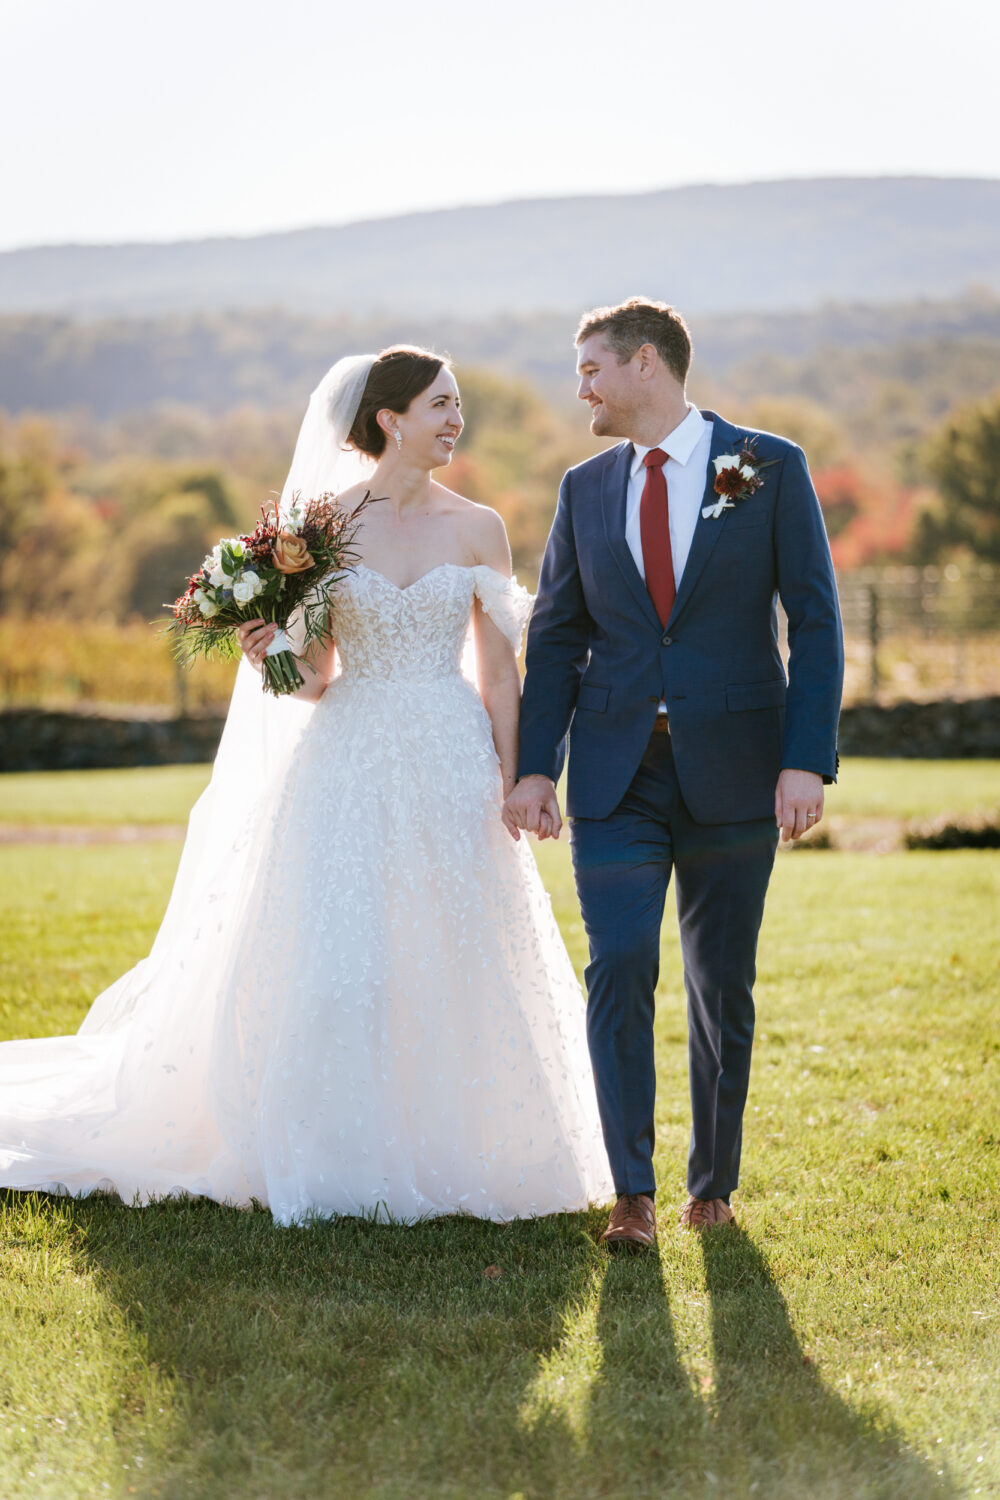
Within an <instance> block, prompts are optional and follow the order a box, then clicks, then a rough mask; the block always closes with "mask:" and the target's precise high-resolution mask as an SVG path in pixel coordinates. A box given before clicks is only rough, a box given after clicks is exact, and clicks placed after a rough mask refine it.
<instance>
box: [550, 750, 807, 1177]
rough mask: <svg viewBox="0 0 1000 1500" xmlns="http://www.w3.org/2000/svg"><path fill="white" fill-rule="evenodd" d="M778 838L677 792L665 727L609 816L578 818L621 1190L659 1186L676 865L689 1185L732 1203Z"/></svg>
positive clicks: (574, 827)
mask: <svg viewBox="0 0 1000 1500" xmlns="http://www.w3.org/2000/svg"><path fill="white" fill-rule="evenodd" d="M777 837H778V830H777V827H776V824H775V822H774V819H773V818H768V819H764V820H756V821H753V822H746V823H728V824H712V825H707V824H702V823H696V822H695V821H694V819H693V818H692V817H691V815H690V813H689V812H688V810H687V808H686V807H685V805H684V800H683V798H682V796H681V793H680V788H679V786H678V783H677V776H676V773H675V770H674V761H673V754H672V751H671V746H670V736H669V734H654V735H652V736H651V738H650V741H649V744H648V746H647V748H646V752H645V754H644V756H643V759H642V763H641V764H640V766H639V769H638V771H637V772H636V774H635V776H634V777H633V779H632V782H631V784H630V785H629V788H628V790H627V792H626V793H625V796H624V797H623V798H622V800H621V802H620V803H619V804H618V806H617V807H616V808H615V810H614V812H613V813H611V815H610V816H609V817H607V818H573V819H571V822H570V838H571V843H572V851H573V868H574V872H575V875H576V887H577V893H578V895H579V898H580V907H581V910H582V912H583V920H584V925H585V927H586V931H587V938H588V941H589V944H590V964H589V966H588V968H587V972H586V980H587V1035H588V1040H589V1043H590V1056H591V1061H592V1063H593V1068H594V1077H595V1079H596V1082H597V1099H598V1104H599V1106H600V1112H601V1122H602V1125H603V1128H604V1139H605V1144H606V1146H607V1150H608V1157H609V1159H610V1162H611V1172H612V1176H613V1178H614V1183H615V1190H616V1192H618V1193H647V1192H652V1191H653V1188H654V1183H655V1179H654V1176H653V1145H654V1125H653V1107H654V1102H655V1095H656V1069H655V1063H654V1057H653V1015H654V998H653V997H654V991H655V989H656V983H657V979H658V977H659V967H660V927H661V924H662V921H663V910H664V904H665V901H666V895H667V887H668V885H669V883H670V876H671V873H672V872H673V873H674V875H675V882H676V883H675V889H676V898H677V915H678V922H679V927H680V939H681V952H682V956H683V959H684V981H685V986H686V989H687V996H688V1049H689V1067H690V1083H691V1113H692V1131H691V1151H690V1157H689V1161H688V1191H689V1192H691V1193H693V1194H694V1196H695V1197H696V1198H727V1197H728V1195H729V1194H730V1193H731V1192H732V1191H733V1189H734V1188H735V1187H736V1185H737V1182H738V1178H739V1163H740V1146H741V1143H742V1122H743V1108H744V1105H745V1103H746V1096H747V1087H748V1084H749V1079H750V1054H751V1049H752V1046H753V1029H754V1003H753V983H754V979H755V977H756V958H757V935H758V932H759V931H760V924H761V919H762V917H763V915H764V897H765V895H766V893H767V886H768V881H769V879H770V876H771V869H772V866H773V864H774V853H775V848H776V846H777Z"/></svg>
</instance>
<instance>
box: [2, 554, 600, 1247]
mask: <svg viewBox="0 0 1000 1500" xmlns="http://www.w3.org/2000/svg"><path fill="white" fill-rule="evenodd" d="M474 595H476V596H478V598H479V599H480V600H481V602H482V605H483V607H484V608H485V609H486V610H487V611H488V613H489V615H490V617H491V618H492V619H493V620H494V621H495V622H496V623H497V624H498V625H499V627H500V628H501V629H502V630H503V631H504V633H505V635H506V636H507V637H508V639H510V640H511V641H512V642H513V643H514V644H515V645H516V644H517V643H518V642H519V640H520V636H521V632H522V630H523V626H524V622H525V619H526V616H527V612H528V609H529V607H530V596H529V595H528V594H527V593H526V592H525V591H524V590H523V589H521V588H519V587H518V585H517V584H516V583H514V582H512V581H511V580H508V579H505V578H504V577H503V576H502V575H501V574H499V573H497V572H496V571H495V570H493V569H491V568H487V567H482V566H480V567H473V568H468V567H460V566H458V565H456V564H450V563H446V564H444V565H442V566H440V567H437V568H434V569H433V570H432V571H431V572H429V573H427V574H425V575H424V577H422V578H421V579H418V581H417V582H416V583H414V584H413V585H411V586H410V587H409V588H407V589H399V588H397V587H396V585H395V584H393V583H391V582H390V581H389V580H388V579H387V578H385V577H383V576H382V575H381V574H379V573H376V572H373V571H372V570H371V569H368V568H366V567H363V566H359V567H358V568H357V570H356V571H355V572H354V573H352V574H349V575H347V577H346V578H345V579H344V580H342V582H341V583H340V584H339V585H338V587H337V590H336V592H335V594H334V606H333V614H334V625H335V635H336V638H337V644H338V651H339V655H340V659H341V663H342V670H341V672H340V675H339V676H338V677H336V678H335V679H334V681H333V683H332V684H331V686H330V687H329V688H328V689H327V691H326V693H325V694H324V696H323V698H322V699H321V700H320V702H319V703H318V705H317V706H316V707H315V709H313V710H310V711H303V709H302V708H301V706H300V705H298V704H295V703H287V702H286V703H283V704H280V705H278V706H277V707H278V708H279V709H280V710H281V711H286V712H290V713H293V714H294V713H298V714H301V715H302V720H303V728H302V731H301V734H300V736H299V738H298V741H297V745H296V749H295V753H294V756H293V757H291V759H290V760H288V761H287V763H286V764H284V765H283V766H282V767H281V768H280V769H279V772H278V773H276V774H274V775H273V776H272V777H271V779H270V781H269V782H265V784H264V785H263V786H260V787H259V788H257V789H256V795H252V794H248V793H244V795H243V800H242V802H241V803H239V804H238V806H239V808H240V810H239V812H238V814H234V811H233V798H232V797H231V798H230V804H229V809H228V812H227V813H226V816H225V818H224V819H221V818H220V815H219V806H218V803H217V804H216V816H215V820H214V823H213V825H212V826H211V827H210V828H205V827H203V828H201V830H200V832H197V831H196V830H197V826H198V820H197V816H196V815H197V813H198V809H197V807H196V809H195V813H193V814H192V824H191V832H190V833H189V838H188V842H187V845H186V848H185V853H184V857H183V858H182V862H181V867H180V870H179V872H178V877H177V883H176V885H175V893H174V896H173V897H172V899H171V908H170V910H169V911H168V913H167V917H166V918H165V920H164V924H163V926H162V927H161V930H160V933H159V935H158V937H157V940H156V943H155V944H154V948H153V951H152V953H151V955H150V957H149V958H148V959H145V960H143V962H142V963H141V964H139V965H137V966H136V968H135V969H133V970H131V971H130V972H129V973H128V974H126V975H125V976H123V978H122V979H120V980H119V981H118V982H117V983H116V984H115V985H113V986H112V987H111V989H110V990H108V991H106V992H105V994H104V995H103V996H101V997H99V999H98V1000H97V1001H96V1002H95V1004H94V1006H93V1007H92V1009H91V1011H90V1013H89V1014H88V1016H87V1019H86V1020H85V1021H84V1023H83V1026H82V1027H81V1030H80V1031H79V1032H78V1033H77V1035H76V1036H72V1037H52V1038H46V1039H36V1040H27V1041H14V1042H8V1043H5V1044H3V1045H2V1046H0V1186H5V1187H13V1188H38V1189H47V1190H50V1191H59V1192H69V1193H74V1194H75V1193H87V1192H90V1191H93V1190H94V1189H95V1188H103V1189H109V1190H110V1189H114V1190H116V1191H117V1192H118V1193H119V1194H120V1195H121V1197H122V1198H123V1199H124V1200H125V1201H126V1202H140V1203H141V1202H147V1201H149V1200H150V1199H151V1198H156V1197H161V1196H165V1195H168V1194H171V1193H176V1192H188V1193H196V1194H204V1195H206V1196H208V1197H210V1198H214V1199H216V1200H218V1201H220V1202H225V1203H231V1204H247V1203H249V1201H250V1200H251V1198H256V1199H257V1200H258V1201H260V1202H261V1203H264V1204H267V1205H269V1206H270V1208H271V1211H272V1213H273V1215H274V1217H275V1219H276V1220H277V1221H278V1222H280V1223H282V1224H292V1223H298V1222H302V1221H304V1220H308V1219H309V1218H310V1217H311V1216H313V1215H328V1214H333V1213H344V1214H368V1215H377V1216H379V1217H383V1218H384V1217H386V1216H391V1217H393V1218H398V1219H403V1220H412V1219H415V1218H418V1217H421V1216H424V1215H436V1214H449V1213H458V1212H464V1213H470V1214H474V1215H477V1216H479V1217H483V1218H489V1219H498V1220H505V1219H509V1218H514V1217H525V1216H530V1215H537V1214H548V1213H553V1212H557V1211H560V1210H573V1209H581V1208H584V1207H585V1206H586V1205H587V1204H588V1202H593V1201H602V1200H604V1199H606V1198H608V1197H610V1196H611V1195H612V1187H611V1181H610V1176H609V1171H608V1164H607V1157H606V1154H605V1151H604V1146H603V1142H602V1138H601V1130H600V1124H599V1121H598V1114H597V1105H596V1099H595V1094H594V1084H593V1080H592V1075H591V1069H590V1061H589V1057H588V1054H587V1046H586V1038H585V1025H584V1002H583V997H582V994H581V991H580V988H579V985H578V984H577V981H576V978H575V975H574V973H573V969H572V967H571V965H570V961H569V958H568V956H567V953H566V950H565V948H564V946H563V943H562V939H561V937H560V935H559V931H558V929H557V926H556V923H555V920H554V918H553V915H552V910H551V906H550V903H549V900H548V897H547V895H546V893H545V891H544V889H543V887H542V884H541V881H540V879H539V876H538V872H537V870H536V868H535V863H534V858H533V856H532V854H531V852H530V850H529V848H528V846H527V842H526V841H525V840H523V839H522V840H521V841H520V842H519V843H517V844H515V843H514V842H513V841H512V840H511V838H510V837H509V835H508V834H507V833H506V831H505V830H504V828H503V826H502V824H501V822H500V818H499V807H500V781H499V770H498V763H497V757H496V753H495V751H494V748H493V741H492V735H491V729H490V723H489V718H488V716H487V714H486V710H485V708H484V706H483V703H482V700H481V698H480V697H479V695H478V693H477V692H476V690H475V688H474V687H473V685H472V684H471V683H470V682H469V681H468V680H467V679H466V678H465V677H464V676H463V675H462V673H461V671H460V661H461V657H462V650H463V642H464V640H465V637H466V632H467V627H468V623H469V618H470V611H471V609H472V606H473V598H474ZM241 670H243V669H241ZM257 691H259V687H258V688H257ZM227 733H230V730H227ZM217 765H218V763H217ZM206 795H207V794H206ZM204 821H205V820H204V818H203V819H202V822H204ZM220 821H222V822H225V823H226V824H227V825H228V826H226V827H225V828H223V827H220ZM213 862H214V863H213ZM213 869H214V871H215V873H214V875H213V876H212V878H211V880H208V879H206V872H207V871H209V870H213ZM234 872H235V873H234ZM199 880H200V881H201V886H200V887H199V884H198V882H199Z"/></svg>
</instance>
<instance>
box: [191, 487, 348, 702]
mask: <svg viewBox="0 0 1000 1500" xmlns="http://www.w3.org/2000/svg"><path fill="white" fill-rule="evenodd" d="M371 500H372V497H371V493H370V491H368V492H366V493H365V496H364V498H363V499H362V500H361V501H360V502H359V504H357V505H356V506H355V507H354V509H353V510H350V511H346V510H344V509H342V507H341V506H340V505H338V503H337V499H336V496H334V495H332V494H323V495H320V496H319V498H318V499H317V500H308V501H302V500H301V499H300V497H299V495H298V494H297V493H296V494H295V495H294V496H293V503H292V508H291V510H290V511H289V512H288V513H287V515H285V516H284V518H282V517H281V516H280V514H279V511H278V502H277V500H276V501H275V502H274V506H273V508H269V507H265V506H262V507H261V517H262V519H261V520H260V521H258V522H257V528H256V530H255V531H254V532H252V533H251V535H249V536H234V537H225V538H224V539H223V540H222V541H221V542H218V543H217V544H216V546H214V547H213V548H212V551H211V552H210V553H209V554H208V556H207V557H206V558H205V561H204V562H203V563H202V565H201V567H200V568H199V569H198V571H197V572H196V573H195V574H194V575H193V577H192V578H191V579H190V580H189V582H188V586H187V588H186V589H185V590H184V592H183V594H182V595H181V596H180V598H179V599H177V600H176V601H175V602H174V603H173V604H167V605H165V606H164V608H165V609H171V610H173V615H174V618H173V621H172V623H171V624H170V625H169V626H168V627H167V628H168V629H169V630H170V632H171V633H172V635H173V636H174V652H175V654H176V655H177V656H178V657H179V658H180V659H181V660H182V661H185V662H187V661H192V660H193V659H194V657H196V656H198V655H202V656H208V655H213V654H217V655H220V656H229V657H235V656H238V655H239V641H238V638H237V634H236V628H237V626H239V625H242V624H243V623H244V621H246V620H254V619H258V618H259V619H263V620H268V621H271V622H272V623H273V624H275V625H278V626H279V627H280V629H279V630H278V631H277V632H276V634H275V636H274V639H273V640H272V642H271V644H270V646H269V647H268V654H267V655H266V656H265V658H264V662H263V679H264V691H265V692H269V693H274V694H276V695H280V694H282V693H294V692H295V691H296V689H298V688H300V687H301V686H302V683H303V677H302V674H301V672H300V671H299V669H298V665H297V663H296V660H295V656H294V654H293V652H292V649H291V644H290V642H289V639H288V636H287V635H286V634H285V627H286V626H287V625H288V622H289V620H290V619H291V616H292V613H293V611H294V610H296V609H298V608H300V607H301V610H302V618H303V622H304V626H305V634H304V641H303V649H304V648H305V646H308V645H309V644H310V642H311V641H314V640H328V639H329V636H330V629H329V625H328V623H327V620H328V603H329V589H330V587H331V586H332V585H334V584H335V583H336V582H337V580H338V578H340V577H342V576H343V574H344V573H345V572H347V571H348V570H349V569H350V567H351V565H352V562H353V561H354V558H355V554H354V550H353V548H352V543H353V541H354V537H355V535H356V533H357V529H358V522H359V519H360V516H361V513H362V511H363V510H364V509H365V508H366V506H368V505H369V504H371ZM321 581H322V583H323V587H322V588H318V587H317V585H318V584H319V583H320V582H321Z"/></svg>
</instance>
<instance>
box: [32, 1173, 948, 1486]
mask: <svg viewBox="0 0 1000 1500" xmlns="http://www.w3.org/2000/svg"><path fill="white" fill-rule="evenodd" d="M42 1201H43V1202H44V1200H42ZM71 1213H72V1219H73V1227H74V1232H75V1237H76V1240H77V1243H78V1244H79V1245H80V1247H81V1250H82V1253H83V1257H84V1259H85V1261H86V1263H87V1265H88V1267H89V1270H90V1273H91V1274H92V1275H93V1276H94V1278H95V1281H96V1282H97V1283H98V1284H99V1286H100V1288H101V1291H102V1293H103V1295H104V1296H105V1297H107V1298H108V1299H110V1300H112V1301H113V1303H114V1305H115V1307H116V1308H117V1309H119V1310H120V1311H121V1313H122V1314H123V1315H124V1316H125V1318H126V1319H127V1320H128V1323H129V1325H130V1328H131V1330H132V1334H133V1337H134V1341H135V1343H136V1346H137V1347H138V1348H139V1349H140V1350H141V1354H142V1358H141V1359H140V1360H139V1361H138V1363H137V1365H136V1368H135V1374H134V1384H135V1389H134V1390H132V1391H130V1392H128V1393H123V1394H127V1395H128V1402H129V1406H130V1409H132V1410H136V1409H138V1408H139V1407H141V1403H142V1400H143V1370H144V1369H148V1368H149V1367H151V1366H154V1365H155V1366H156V1367H157V1370H158V1371H159V1372H161V1373H162V1375H163V1377H165V1379H166V1380H167V1381H168V1383H169V1384H170V1387H171V1396H170V1402H169V1405H168V1407H167V1410H166V1412H165V1414H163V1415H162V1416H160V1417H159V1418H156V1417H153V1418H151V1433H152V1429H153V1428H156V1431H155V1433H153V1437H154V1440H153V1441H151V1442H150V1444H149V1447H148V1449H147V1453H146V1457H145V1460H144V1464H143V1468H142V1488H141V1491H139V1492H140V1493H142V1494H143V1495H153V1494H156V1495H158V1496H162V1497H166V1500H169V1497H172V1496H180V1495H182V1494H183V1495H185V1496H192V1495H195V1496H199V1495H205V1496H209V1495H210V1496H212V1500H224V1497H229V1496H237V1495H239V1496H241V1497H244V1496H251V1495H260V1496H267V1497H268V1500H285V1497H288V1500H291V1497H293V1496H295V1497H299V1500H304V1497H308V1500H314V1497H328V1496H329V1497H340V1496H342V1495H347V1494H353V1495H366V1496H367V1495H377V1496H379V1497H381V1500H425V1497H434V1500H438V1497H441V1500H444V1497H449V1500H459V1497H468V1500H493V1497H513V1496H517V1495H520V1496H522V1497H523V1500H536V1497H538V1500H541V1497H543V1496H544V1497H545V1500H550V1497H552V1500H562V1497H566V1500H590V1497H597V1496H607V1497H617V1496H625V1495H641V1496H655V1497H669V1496H674V1495H677V1496H680V1495H688V1494H690V1493H692V1492H697V1493H702V1494H705V1493H712V1494H718V1495H719V1496H725V1497H726V1500H731V1497H738V1496H740V1497H741V1496H749V1495H751V1494H755V1495H758V1496H761V1497H767V1500H778V1497H780V1500H786V1497H787V1500H792V1497H794V1500H802V1497H809V1500H814V1497H816V1500H833V1497H841V1496H843V1497H845V1500H846V1497H850V1500H861V1497H864V1500H890V1497H899V1500H903V1497H905V1500H920V1497H922V1496H925V1495H926V1496H930V1495H938V1496H940V1495H945V1496H948V1495H955V1494H957V1491H956V1490H955V1489H954V1488H953V1487H951V1486H950V1485H949V1483H948V1481H947V1480H946V1479H945V1478H939V1477H938V1476H937V1475H936V1474H934V1473H932V1471H931V1470H930V1469H929V1468H928V1467H927V1466H926V1465H924V1464H923V1463H922V1462H921V1461H920V1460H919V1459H918V1458H917V1457H916V1456H914V1455H913V1454H912V1453H910V1452H909V1451H908V1450H907V1448H906V1446H905V1444H904V1443H903V1441H902V1440H901V1438H900V1436H899V1435H898V1434H896V1433H895V1432H894V1431H893V1430H892V1429H891V1427H890V1426H889V1425H888V1424H887V1423H886V1422H885V1420H884V1418H882V1417H880V1415H879V1413H878V1412H877V1411H870V1412H868V1411H858V1410H855V1409H853V1408H852V1407H850V1406H848V1405H847V1403H846V1402H844V1401H843V1400H841V1398H840V1397H839V1396H837V1395H836V1394H835V1392H833V1391H832V1390H830V1389H829V1388H828V1387H826V1386H825V1385H824V1384H823V1381H822V1379H821V1378H820V1376H819V1374H818V1372H817V1371H816V1370H815V1369H814V1368H813V1367H812V1366H811V1365H810V1364H808V1363H807V1361H806V1360H805V1358H804V1356H803V1352H802V1349H801V1346H800V1344H799V1343H798V1340H797V1339H796V1337H795V1334H794V1332H793V1330H792V1327H791V1324H790V1320H789V1317H788V1313H787V1309H786V1306H785V1302H784V1299H783V1298H782V1296H781V1294H780V1292H779V1291H778V1288H777V1286H776V1284H775V1280H774V1277H773V1275H772V1273H771V1271H770V1269H769V1267H768V1265H767V1262H766V1259H765V1258H764V1256H763V1255H762V1254H761V1252H760V1251H759V1250H758V1249H757V1247H756V1246H755V1245H754V1244H753V1242H752V1241H751V1240H750V1239H749V1238H748V1237H747V1236H746V1235H744V1234H742V1233H739V1232H731V1231H725V1232H724V1233H717V1234H715V1235H707V1236H705V1237H704V1239H703V1241H702V1243H701V1251H702V1254H703V1257H704V1273H705V1282H706V1287H707V1291H708V1295H709V1299H710V1309H711V1311H710V1324H711V1337H712V1344H713V1364H714V1380H713V1381H709V1380H708V1379H707V1377H706V1378H705V1379H704V1381H703V1383H702V1384H701V1385H698V1386H696V1385H695V1384H693V1383H692V1379H691V1376H690V1375H689V1373H688V1370H687V1368H686V1366H685V1364H684V1362H683V1361H682V1359H681V1356H680V1352H679V1350H678V1347H677V1339H676V1335H675V1332H674V1322H673V1317H672V1314H671V1310H670V1306H669V1303H668V1298H667V1292H666V1287H665V1283H664V1277H663V1268H662V1264H661V1261H660V1259H659V1258H658V1256H657V1255H647V1256H642V1257H635V1258H632V1259H625V1258H614V1259H609V1258H608V1257H606V1256H605V1255H604V1253H603V1252H601V1251H599V1250H598V1249H597V1248H596V1246H595V1243H594V1241H595V1238H596V1235H597V1233H598V1232H599V1231H600V1229H601V1228H602V1227H603V1224H604V1221H605V1218H606V1216H605V1215H603V1214H600V1213H598V1212H594V1213H591V1214H589V1215H564V1216H560V1217H556V1218H551V1219H543V1220H536V1221H525V1222H519V1223H514V1224H509V1225H495V1224H490V1223H483V1222H481V1221H478V1220H474V1219H449V1220H436V1221H432V1222H429V1223H425V1224H420V1225H416V1226H412V1227H402V1226H392V1225H389V1226H386V1225H375V1224H371V1223H362V1222H359V1221H357V1220H351V1219H342V1220H336V1221H332V1222H325V1223H317V1224H315V1225H312V1226H310V1227H309V1228H305V1229H297V1230H287V1229H279V1228H277V1227H276V1226H275V1225H274V1223H273V1221H272V1220H271V1217H270V1215H269V1214H268V1213H266V1212H264V1211H257V1212H240V1211H237V1210H230V1209H226V1208H222V1207H220V1206H218V1205H216V1204H213V1203H209V1202H206V1201H204V1200H188V1201H179V1202H168V1203H160V1204H155V1205H152V1206H150V1207H148V1208H145V1209H143V1210H142V1211H137V1210H134V1209H129V1208H124V1207H122V1206H121V1205H120V1204H118V1203H117V1202H116V1201H114V1200H101V1199H99V1198H93V1199H90V1200H85V1201H81V1202H78V1203H74V1204H73V1205H72V1209H71ZM686 1248H688V1249H690V1250H691V1251H694V1246H691V1245H688V1246H686ZM661 1253H662V1254H664V1255H666V1254H669V1253H670V1251H669V1249H668V1248H667V1247H666V1246H664V1248H663V1250H662V1251H661ZM695 1253H697V1252H695ZM497 1271H499V1273H500V1274H499V1275H497V1274H496V1272H497ZM487 1272H489V1274H487ZM158 1399H160V1400H161V1401H162V1399H163V1398H162V1396H161V1397H159V1398H158ZM706 1475H710V1476H711V1478H706Z"/></svg>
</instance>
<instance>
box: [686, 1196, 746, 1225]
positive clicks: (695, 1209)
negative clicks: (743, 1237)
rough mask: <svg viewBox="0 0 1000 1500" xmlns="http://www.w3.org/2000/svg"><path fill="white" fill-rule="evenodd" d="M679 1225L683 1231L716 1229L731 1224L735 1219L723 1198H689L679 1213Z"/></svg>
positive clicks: (733, 1223)
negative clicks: (681, 1225) (682, 1226)
mask: <svg viewBox="0 0 1000 1500" xmlns="http://www.w3.org/2000/svg"><path fill="white" fill-rule="evenodd" d="M680 1223H681V1224H683V1225H684V1228H685V1229H718V1228H719V1227H720V1226H723V1225H726V1224H732V1225H733V1227H734V1228H735V1227H736V1219H735V1217H734V1215H733V1211H732V1209H731V1208H730V1207H729V1204H728V1203H727V1202H726V1200H725V1199H724V1198H689V1199H688V1201H687V1202H686V1203H685V1205H684V1207H683V1208H682V1209H681V1212H680Z"/></svg>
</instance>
